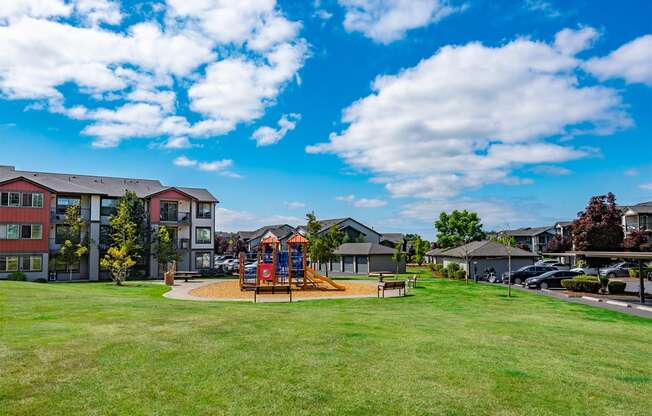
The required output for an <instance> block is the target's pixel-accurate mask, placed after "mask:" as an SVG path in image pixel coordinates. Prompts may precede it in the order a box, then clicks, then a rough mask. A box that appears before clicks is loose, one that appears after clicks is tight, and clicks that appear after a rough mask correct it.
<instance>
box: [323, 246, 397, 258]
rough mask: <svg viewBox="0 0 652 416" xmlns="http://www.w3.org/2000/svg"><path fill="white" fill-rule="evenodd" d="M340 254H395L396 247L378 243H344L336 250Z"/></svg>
mask: <svg viewBox="0 0 652 416" xmlns="http://www.w3.org/2000/svg"><path fill="white" fill-rule="evenodd" d="M334 253H335V254H336V255H338V256H366V255H378V254H394V249H393V248H389V247H386V246H383V245H381V244H376V243H344V244H342V245H340V246H339V247H338V248H337V249H336V250H335V252H334Z"/></svg>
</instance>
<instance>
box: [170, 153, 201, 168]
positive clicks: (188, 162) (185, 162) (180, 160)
mask: <svg viewBox="0 0 652 416" xmlns="http://www.w3.org/2000/svg"><path fill="white" fill-rule="evenodd" d="M173 163H174V164H175V165H177V166H183V167H187V166H197V161H196V160H192V159H188V158H187V157H186V156H183V155H182V156H179V157H177V158H176V159H174V162H173Z"/></svg>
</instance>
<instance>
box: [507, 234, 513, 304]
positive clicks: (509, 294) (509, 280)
mask: <svg viewBox="0 0 652 416" xmlns="http://www.w3.org/2000/svg"><path fill="white" fill-rule="evenodd" d="M507 273H508V274H507V297H510V298H511V297H512V246H511V245H508V246H507Z"/></svg>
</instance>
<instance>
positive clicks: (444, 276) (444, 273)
mask: <svg viewBox="0 0 652 416" xmlns="http://www.w3.org/2000/svg"><path fill="white" fill-rule="evenodd" d="M441 277H443V278H445V279H447V278H448V269H446V268H442V269H441Z"/></svg>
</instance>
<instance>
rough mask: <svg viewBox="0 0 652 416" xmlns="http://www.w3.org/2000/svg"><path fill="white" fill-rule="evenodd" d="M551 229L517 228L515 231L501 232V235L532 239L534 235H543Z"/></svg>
mask: <svg viewBox="0 0 652 416" xmlns="http://www.w3.org/2000/svg"><path fill="white" fill-rule="evenodd" d="M551 229H552V227H549V226H548V227H525V228H517V229H515V230H505V231H501V232H500V233H501V234H506V235H511V236H514V237H534V236H535V235H539V234H543V233H545V232H546V231H549V230H551Z"/></svg>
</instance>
